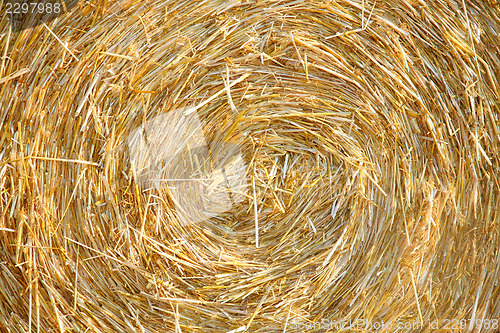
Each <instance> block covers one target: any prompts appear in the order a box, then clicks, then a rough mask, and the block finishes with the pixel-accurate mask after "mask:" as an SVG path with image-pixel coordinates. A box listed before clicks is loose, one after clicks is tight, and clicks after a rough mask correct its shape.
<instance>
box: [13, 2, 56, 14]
mask: <svg viewBox="0 0 500 333" xmlns="http://www.w3.org/2000/svg"><path fill="white" fill-rule="evenodd" d="M5 9H6V12H7V14H28V13H38V14H59V13H61V4H60V3H57V2H56V3H54V4H52V3H43V2H29V3H27V2H24V3H22V4H21V3H18V2H16V3H6V4H5Z"/></svg>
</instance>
